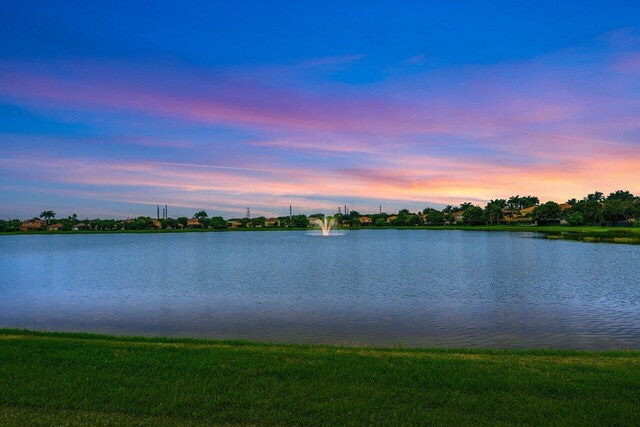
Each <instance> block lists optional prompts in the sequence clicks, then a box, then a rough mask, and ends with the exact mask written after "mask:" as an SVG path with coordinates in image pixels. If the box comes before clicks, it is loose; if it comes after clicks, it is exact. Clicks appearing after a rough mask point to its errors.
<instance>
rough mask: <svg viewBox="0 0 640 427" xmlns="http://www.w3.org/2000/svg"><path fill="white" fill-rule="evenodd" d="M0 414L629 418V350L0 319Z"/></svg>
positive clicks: (150, 418) (304, 419)
mask: <svg viewBox="0 0 640 427" xmlns="http://www.w3.org/2000/svg"><path fill="white" fill-rule="evenodd" d="M0 360H1V361H2V363H0V425H16V426H17V425H154V426H165V425H166V426H175V425H189V426H194V425H219V424H225V425H227V424H229V425H256V424H260V425H318V424H326V425H394V426H396V425H430V424H438V425H506V424H509V425H513V424H517V425H540V424H544V425H593V426H601V425H639V424H640V410H638V397H639V396H640V375H639V374H638V367H639V361H640V353H639V352H638V351H608V352H586V351H563V350H534V351H516V350H461V349H450V350H446V349H403V348H366V347H340V346H313V345H281V344H262V343H252V342H242V341H210V340H192V339H169V338H135V337H110V336H103V335H94V334H74V333H45V332H28V331H23V330H10V329H4V330H3V329H0Z"/></svg>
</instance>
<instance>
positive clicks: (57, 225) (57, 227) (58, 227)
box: [47, 222, 63, 231]
mask: <svg viewBox="0 0 640 427" xmlns="http://www.w3.org/2000/svg"><path fill="white" fill-rule="evenodd" d="M62 227H63V225H62V224H60V223H59V222H57V223H55V224H51V225H50V226H48V227H47V230H48V231H60V230H62Z"/></svg>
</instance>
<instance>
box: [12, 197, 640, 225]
mask: <svg viewBox="0 0 640 427" xmlns="http://www.w3.org/2000/svg"><path fill="white" fill-rule="evenodd" d="M323 217H324V214H322V213H317V214H313V215H309V216H307V215H292V216H280V217H278V218H272V219H267V218H266V217H264V216H259V217H255V218H231V219H229V220H225V219H224V218H223V217H221V216H213V217H209V215H208V214H207V212H206V211H204V210H201V211H198V212H196V213H194V215H193V217H192V218H188V217H184V216H183V217H179V218H175V219H174V218H165V219H153V218H151V217H146V216H141V217H138V218H133V219H127V220H116V219H84V220H79V219H78V216H77V215H76V214H73V215H71V216H69V217H67V218H58V219H56V213H55V212H53V211H51V210H48V211H43V212H41V213H40V215H39V217H38V218H33V219H32V220H31V221H35V220H37V219H42V220H43V222H44V227H47V226H49V225H50V224H51V223H52V222H53V220H55V224H56V226H59V229H60V230H63V231H64V230H74V229H76V228H79V227H81V228H79V229H83V230H84V229H88V230H104V231H107V230H151V229H157V228H161V229H180V228H188V227H195V228H207V229H226V228H229V227H234V228H235V227H237V228H260V227H279V228H306V227H309V226H310V221H309V219H310V218H323ZM333 218H335V219H336V221H337V223H338V225H340V226H345V227H366V226H372V227H389V226H391V227H411V226H420V225H424V226H441V225H446V224H450V225H453V224H460V223H462V224H465V225H499V224H505V223H512V224H513V223H515V224H517V223H530V224H538V225H548V224H566V225H571V226H581V225H602V226H604V225H608V226H631V225H635V226H639V225H640V221H636V219H638V218H640V197H638V196H635V195H634V194H632V193H630V192H629V191H625V190H618V191H615V192H613V193H610V194H609V195H608V196H605V195H604V194H603V193H601V192H598V191H596V192H594V193H591V194H588V195H586V196H585V197H583V198H582V199H575V198H573V199H570V200H567V201H566V203H563V204H559V203H556V202H553V201H549V202H546V203H540V199H539V198H538V197H536V196H520V195H517V196H512V197H510V198H508V199H492V200H490V201H489V202H488V203H487V204H486V205H485V206H484V207H482V206H480V205H477V204H474V203H471V202H467V203H462V204H461V205H457V206H453V205H447V206H445V208H444V209H442V210H439V209H434V208H425V209H423V210H422V211H420V212H410V211H409V210H408V209H401V210H400V211H398V212H397V213H395V214H388V213H374V214H365V215H362V214H360V212H358V211H355V210H352V211H350V212H349V213H348V214H342V213H337V214H335V215H333ZM193 219H197V221H193ZM190 220H191V221H190ZM27 222H28V221H27ZM23 224H24V221H20V220H18V219H13V220H8V221H6V220H0V232H11V231H18V230H20V229H21V227H23Z"/></svg>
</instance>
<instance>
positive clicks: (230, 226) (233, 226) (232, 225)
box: [227, 221, 242, 228]
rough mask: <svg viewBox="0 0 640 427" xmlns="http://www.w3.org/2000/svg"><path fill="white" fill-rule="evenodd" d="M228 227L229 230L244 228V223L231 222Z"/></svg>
mask: <svg viewBox="0 0 640 427" xmlns="http://www.w3.org/2000/svg"><path fill="white" fill-rule="evenodd" d="M227 226H228V227H229V228H239V227H242V223H241V222H240V221H229V222H227Z"/></svg>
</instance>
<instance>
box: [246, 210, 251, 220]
mask: <svg viewBox="0 0 640 427" xmlns="http://www.w3.org/2000/svg"><path fill="white" fill-rule="evenodd" d="M247 219H251V208H247Z"/></svg>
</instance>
